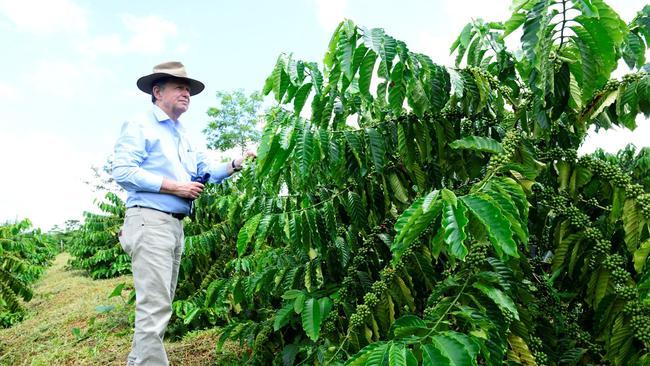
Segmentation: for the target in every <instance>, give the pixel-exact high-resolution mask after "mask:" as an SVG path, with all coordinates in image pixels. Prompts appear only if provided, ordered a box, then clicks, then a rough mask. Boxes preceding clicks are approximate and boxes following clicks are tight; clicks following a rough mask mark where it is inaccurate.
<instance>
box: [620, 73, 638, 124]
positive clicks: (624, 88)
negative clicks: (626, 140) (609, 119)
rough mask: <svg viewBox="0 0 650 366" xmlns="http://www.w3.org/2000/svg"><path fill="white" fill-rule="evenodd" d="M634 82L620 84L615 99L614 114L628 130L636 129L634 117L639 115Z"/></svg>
mask: <svg viewBox="0 0 650 366" xmlns="http://www.w3.org/2000/svg"><path fill="white" fill-rule="evenodd" d="M636 86H637V83H636V82H630V83H622V84H621V86H620V87H619V91H618V98H616V114H617V115H618V119H619V121H621V122H622V123H623V125H624V126H625V127H627V128H628V129H630V130H634V129H635V128H636V115H637V114H639V98H638V96H637V91H636Z"/></svg>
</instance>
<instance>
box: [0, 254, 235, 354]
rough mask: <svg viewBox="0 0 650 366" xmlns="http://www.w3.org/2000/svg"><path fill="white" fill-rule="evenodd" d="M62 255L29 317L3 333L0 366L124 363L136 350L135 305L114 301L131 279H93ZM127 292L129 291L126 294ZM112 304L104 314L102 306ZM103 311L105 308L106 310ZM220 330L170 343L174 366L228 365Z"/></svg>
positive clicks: (42, 282)
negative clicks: (219, 344) (218, 349)
mask: <svg viewBox="0 0 650 366" xmlns="http://www.w3.org/2000/svg"><path fill="white" fill-rule="evenodd" d="M69 258H70V256H69V254H67V253H62V254H60V255H58V256H57V257H56V259H55V261H54V262H53V264H52V266H51V267H50V268H49V269H48V270H47V272H46V273H45V275H44V276H43V278H42V279H41V280H40V281H39V282H38V283H37V284H36V286H35V288H34V297H33V299H32V300H31V301H30V302H28V303H26V304H25V307H26V308H27V314H28V315H27V317H26V319H25V320H24V321H22V322H21V323H18V324H16V325H14V326H13V327H11V328H8V329H0V365H12V366H14V365H34V366H40V365H44V366H45V365H47V366H50V365H75V366H76V365H124V364H125V363H126V357H127V354H128V353H129V351H130V349H131V337H132V335H133V320H132V314H133V307H132V306H129V305H126V304H125V303H124V300H122V299H121V298H119V297H113V298H111V299H109V298H108V295H109V294H110V293H111V292H112V291H113V289H114V288H115V286H117V285H118V284H120V283H126V284H127V286H132V284H133V279H132V277H131V276H122V277H118V278H113V279H109V280H92V279H90V278H89V277H87V276H86V275H85V274H84V273H83V272H80V271H71V270H67V269H66V268H65V265H66V263H67V261H68V259H69ZM123 294H124V293H123ZM101 306H110V308H111V309H112V310H109V311H105V312H101V311H99V310H98V308H97V307H101ZM100 310H101V308H100ZM217 338H218V333H217V331H216V330H206V331H200V332H194V333H190V334H188V335H187V336H185V337H184V338H183V340H181V341H179V342H165V347H166V349H167V354H168V355H169V360H170V363H171V364H172V365H215V364H217V363H218V364H222V363H221V362H220V361H219V359H221V360H223V358H222V356H221V355H216V354H215V343H216V339H217Z"/></svg>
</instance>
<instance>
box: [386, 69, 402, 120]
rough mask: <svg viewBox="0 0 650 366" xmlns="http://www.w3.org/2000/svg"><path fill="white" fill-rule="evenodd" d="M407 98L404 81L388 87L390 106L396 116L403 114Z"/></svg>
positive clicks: (393, 83)
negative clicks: (405, 98)
mask: <svg viewBox="0 0 650 366" xmlns="http://www.w3.org/2000/svg"><path fill="white" fill-rule="evenodd" d="M398 65H399V64H398ZM405 96H406V87H405V86H404V83H403V82H402V81H398V82H392V83H391V84H390V85H389V86H388V104H389V105H390V107H391V109H392V110H393V113H394V114H400V113H401V112H402V109H403V105H404V97H405Z"/></svg>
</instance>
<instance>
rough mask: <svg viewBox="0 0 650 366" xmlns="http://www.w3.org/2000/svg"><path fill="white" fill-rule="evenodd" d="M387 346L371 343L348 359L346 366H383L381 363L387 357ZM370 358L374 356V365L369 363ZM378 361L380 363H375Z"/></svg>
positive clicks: (382, 343)
mask: <svg viewBox="0 0 650 366" xmlns="http://www.w3.org/2000/svg"><path fill="white" fill-rule="evenodd" d="M388 349H389V344H387V343H386V342H373V343H370V344H369V345H367V346H365V347H364V348H362V349H361V351H359V352H357V353H356V354H355V355H354V356H352V357H351V358H349V359H348V360H347V361H346V362H345V365H346V366H365V365H383V361H384V359H385V358H386V356H387V355H388ZM370 356H374V357H373V360H375V362H374V363H370V362H369V358H370ZM377 360H380V362H377Z"/></svg>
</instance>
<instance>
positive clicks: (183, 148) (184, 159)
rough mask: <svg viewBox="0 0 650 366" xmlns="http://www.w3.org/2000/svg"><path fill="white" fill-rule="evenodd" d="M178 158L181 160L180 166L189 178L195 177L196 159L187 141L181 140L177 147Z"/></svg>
mask: <svg viewBox="0 0 650 366" xmlns="http://www.w3.org/2000/svg"><path fill="white" fill-rule="evenodd" d="M178 149H179V151H178V156H179V157H180V159H181V164H183V167H184V168H185V170H186V171H187V172H188V173H189V175H190V176H191V177H194V176H196V175H197V157H196V152H195V151H194V150H193V149H192V146H191V145H190V144H189V142H188V141H187V139H185V138H184V137H182V138H181V143H180V144H179V146H178Z"/></svg>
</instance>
